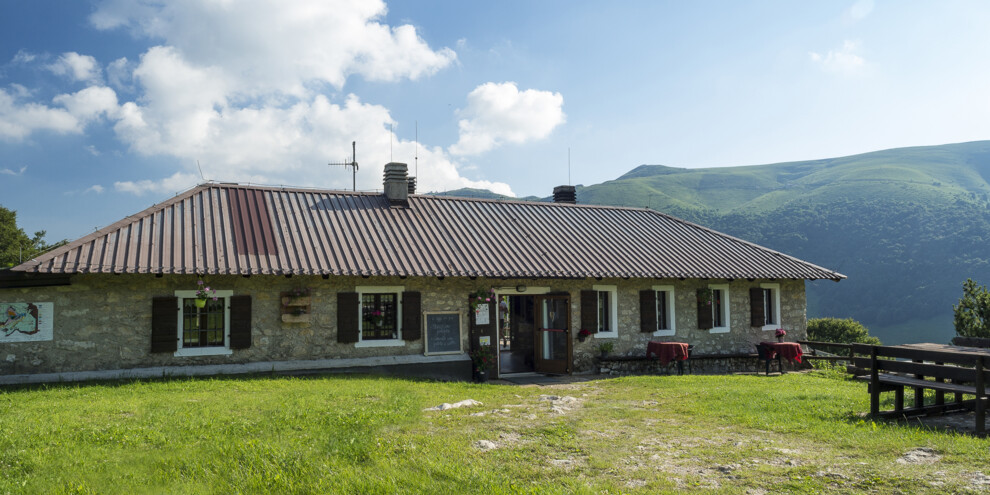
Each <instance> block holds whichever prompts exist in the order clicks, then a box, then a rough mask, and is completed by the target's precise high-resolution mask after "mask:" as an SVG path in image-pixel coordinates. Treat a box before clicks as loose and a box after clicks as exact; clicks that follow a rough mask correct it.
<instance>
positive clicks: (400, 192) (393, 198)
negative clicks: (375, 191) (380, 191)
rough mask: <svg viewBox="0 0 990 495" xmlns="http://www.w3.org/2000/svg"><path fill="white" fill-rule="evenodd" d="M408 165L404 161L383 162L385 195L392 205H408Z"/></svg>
mask: <svg viewBox="0 0 990 495" xmlns="http://www.w3.org/2000/svg"><path fill="white" fill-rule="evenodd" d="M408 170H409V167H408V166H407V165H406V164H405V163H397V162H389V163H386V164H385V197H387V198H388V202H389V204H391V205H392V206H408V205H409V180H408V179H407V177H406V176H407V175H409V173H408Z"/></svg>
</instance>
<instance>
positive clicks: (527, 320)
mask: <svg viewBox="0 0 990 495" xmlns="http://www.w3.org/2000/svg"><path fill="white" fill-rule="evenodd" d="M498 324H499V332H498V344H499V360H498V363H499V373H528V372H533V371H536V367H535V364H534V363H535V359H536V347H535V346H536V336H535V330H536V301H535V298H534V297H533V296H515V295H513V296H499V297H498Z"/></svg>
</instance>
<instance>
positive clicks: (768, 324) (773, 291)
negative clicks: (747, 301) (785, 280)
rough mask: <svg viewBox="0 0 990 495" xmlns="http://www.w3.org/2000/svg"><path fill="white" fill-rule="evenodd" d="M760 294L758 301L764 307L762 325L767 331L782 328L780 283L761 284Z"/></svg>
mask: <svg viewBox="0 0 990 495" xmlns="http://www.w3.org/2000/svg"><path fill="white" fill-rule="evenodd" d="M759 294H760V296H761V297H760V300H759V301H758V302H759V304H760V305H761V306H762V309H763V318H762V319H761V320H762V323H763V324H762V325H760V326H761V327H762V328H763V330H765V331H766V330H776V329H778V328H780V284H760V288H759ZM754 323H759V322H754ZM754 326H757V325H754Z"/></svg>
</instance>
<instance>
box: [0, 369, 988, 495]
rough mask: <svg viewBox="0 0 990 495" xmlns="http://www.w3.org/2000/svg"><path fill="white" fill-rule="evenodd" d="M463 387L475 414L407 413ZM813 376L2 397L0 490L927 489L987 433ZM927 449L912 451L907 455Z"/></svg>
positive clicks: (972, 473) (274, 382)
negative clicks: (871, 412) (941, 422)
mask: <svg viewBox="0 0 990 495" xmlns="http://www.w3.org/2000/svg"><path fill="white" fill-rule="evenodd" d="M464 399H474V400H477V401H480V402H482V403H483V405H481V406H475V407H465V408H459V409H451V410H447V411H423V409H424V408H427V407H431V406H435V405H438V404H441V403H444V402H456V401H460V400H464ZM867 408H868V397H867V394H866V390H865V386H864V385H862V384H860V383H854V382H851V381H848V380H845V379H844V378H843V377H841V376H839V375H830V374H828V373H811V374H803V373H791V374H787V375H785V376H770V377H766V376H758V375H757V376H753V375H747V376H741V375H740V376H683V377H677V376H654V377H631V378H621V379H606V380H592V381H587V382H579V383H572V384H566V385H557V386H552V387H535V386H534V387H519V386H511V385H493V384H488V385H472V384H463V383H435V382H428V381H412V380H403V379H396V378H375V377H340V376H332V377H312V378H288V377H252V378H216V379H208V380H193V379H190V380H164V381H145V382H125V383H111V384H83V385H54V386H47V387H30V388H17V389H6V390H3V389H0V493H236V492H241V493H362V494H363V493H457V494H463V493H656V492H671V493H673V492H678V493H681V492H699V493H704V492H715V491H717V492H719V493H779V492H799V493H815V492H828V493H864V492H871V493H873V492H875V493H894V492H896V493H928V492H932V491H938V492H942V493H954V492H968V491H974V492H975V491H979V490H981V489H985V488H987V487H988V486H990V485H988V484H986V483H990V477H987V475H986V474H985V473H987V472H988V471H990V468H988V461H990V451H988V447H990V441H988V440H985V439H977V438H972V437H968V436H962V435H956V434H952V433H940V432H935V431H929V430H925V429H922V428H919V427H917V426H904V425H897V424H885V423H874V422H872V421H870V420H864V419H862V417H861V416H860V413H862V412H863V411H865V410H867ZM918 448H925V449H929V450H926V451H924V455H923V456H920V457H918V456H914V457H912V456H910V455H909V456H905V454H908V453H909V452H912V451H913V450H914V449H918Z"/></svg>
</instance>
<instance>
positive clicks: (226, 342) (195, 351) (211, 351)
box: [172, 290, 234, 357]
mask: <svg viewBox="0 0 990 495" xmlns="http://www.w3.org/2000/svg"><path fill="white" fill-rule="evenodd" d="M174 294H175V297H176V298H177V299H178V300H179V310H178V311H176V313H177V316H176V318H177V319H178V322H177V324H176V328H177V329H178V334H177V335H176V338H177V339H179V340H178V344H177V349H176V351H175V353H174V354H172V355H173V356H177V357H189V356H229V355H231V354H233V353H234V351H232V350H230V298H231V297H233V295H234V291H232V290H218V291H216V293H214V294H213V296H214V297H216V298H217V299H223V300H224V304H223V347H220V346H214V347H187V348H183V347H182V341H183V339H182V320H183V318H182V311H183V304H182V300H183V299H190V298H195V297H196V291H194V290H177V291H175V293H174Z"/></svg>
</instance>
